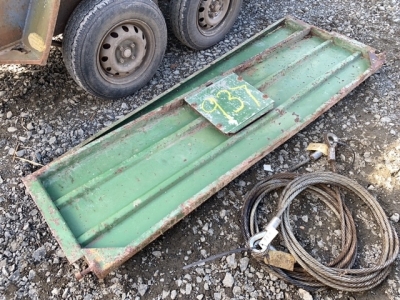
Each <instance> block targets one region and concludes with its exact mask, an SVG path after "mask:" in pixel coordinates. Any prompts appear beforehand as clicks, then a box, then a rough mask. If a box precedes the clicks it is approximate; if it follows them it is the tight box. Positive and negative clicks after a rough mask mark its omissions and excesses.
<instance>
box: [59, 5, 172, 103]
mask: <svg viewBox="0 0 400 300" xmlns="http://www.w3.org/2000/svg"><path fill="white" fill-rule="evenodd" d="M166 45H167V27H166V24H165V20H164V17H163V15H162V13H161V11H160V9H159V8H158V6H157V5H156V4H155V3H154V2H153V1H151V0H85V1H82V2H81V3H80V4H79V5H78V7H77V8H76V9H75V11H74V12H73V14H72V16H71V17H70V19H69V21H68V24H67V26H66V28H65V32H64V41H63V56H64V62H65V65H66V67H67V70H68V72H69V73H70V74H71V76H72V77H73V79H74V80H75V81H76V82H77V83H78V84H79V85H80V86H81V87H82V88H84V89H85V90H86V91H88V92H89V93H91V94H94V95H96V96H98V97H100V98H105V99H115V98H120V97H125V96H128V95H131V94H133V93H134V92H135V91H137V90H138V89H139V88H141V87H142V86H144V85H145V84H146V83H147V82H148V81H149V80H150V79H151V78H152V77H153V75H154V73H155V72H156V71H157V68H158V66H159V64H160V63H161V60H162V58H163V56H164V52H165V48H166Z"/></svg>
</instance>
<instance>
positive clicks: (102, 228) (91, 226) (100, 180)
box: [24, 17, 384, 278]
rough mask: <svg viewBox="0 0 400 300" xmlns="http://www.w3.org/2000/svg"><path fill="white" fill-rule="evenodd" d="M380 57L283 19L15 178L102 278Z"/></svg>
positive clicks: (73, 255) (72, 257) (72, 252)
mask: <svg viewBox="0 0 400 300" xmlns="http://www.w3.org/2000/svg"><path fill="white" fill-rule="evenodd" d="M383 62H384V56H383V55H376V54H375V50H374V49H372V48H370V47H368V46H365V45H363V44H360V43H358V42H355V41H352V40H350V39H348V38H346V37H343V36H340V35H337V34H332V33H327V32H325V31H322V30H320V29H318V28H315V27H313V26H310V25H307V24H305V23H303V22H301V21H298V20H294V19H292V18H290V17H288V18H285V19H284V20H281V21H279V22H277V23H275V24H273V25H272V26H270V27H269V28H267V29H266V30H265V31H263V32H261V33H260V34H258V35H257V36H256V37H254V38H253V39H251V40H249V41H247V42H245V43H244V44H242V45H241V46H239V47H238V48H236V49H235V50H233V51H232V52H230V53H228V54H227V55H225V56H224V57H222V58H221V59H219V60H218V61H216V62H215V63H213V64H212V65H210V66H209V67H207V68H206V69H204V70H202V71H201V72H199V73H197V74H195V75H194V76H192V77H191V78H189V79H187V80H186V81H185V82H183V83H182V84H180V85H179V86H176V87H174V88H173V89H171V90H169V91H168V92H167V93H165V94H163V95H161V96H160V97H158V98H156V99H155V100H154V101H152V102H151V103H149V104H148V105H147V106H146V107H144V108H142V109H141V110H139V111H137V112H135V113H134V114H132V115H130V116H128V117H127V118H125V119H124V120H122V121H120V122H119V123H116V124H115V125H113V126H112V127H111V128H109V129H107V130H105V131H103V132H101V133H100V134H98V135H96V136H95V137H94V138H92V139H90V140H88V141H87V142H86V143H85V145H83V146H81V147H78V148H75V149H73V150H71V151H70V152H69V153H67V154H66V155H64V156H63V157H61V158H59V159H57V160H55V161H54V162H52V163H51V164H49V165H47V166H45V167H43V168H42V169H40V170H38V171H37V172H35V173H33V174H32V175H29V176H27V177H26V178H24V183H25V185H26V187H27V188H28V190H29V192H30V194H31V195H32V197H33V199H34V200H35V202H36V203H37V205H38V207H39V208H40V210H41V212H42V214H43V216H44V217H45V219H46V221H47V223H48V225H49V227H50V228H51V230H52V232H53V234H54V236H55V237H56V238H57V240H58V242H59V243H60V245H61V247H62V249H63V251H64V252H65V254H66V256H67V257H68V259H69V261H70V262H74V261H76V260H78V259H80V258H82V257H84V258H85V259H86V261H87V262H88V265H89V267H88V269H87V270H86V272H88V271H90V272H94V273H95V274H96V275H97V276H98V277H100V278H103V277H104V276H106V275H107V274H108V273H109V272H110V271H111V270H112V269H113V268H115V267H117V266H119V265H121V264H122V263H123V262H124V261H126V260H127V259H128V258H130V257H131V256H132V255H134V254H135V253H137V252H138V251H139V250H140V249H142V248H143V247H144V246H146V245H147V244H148V243H150V242H151V241H152V240H154V239H155V238H157V237H158V236H159V235H160V234H162V232H164V231H165V230H167V229H168V228H169V227H171V226H172V225H174V224H175V223H176V222H178V221H179V220H180V219H182V218H183V217H184V216H186V215H187V214H189V213H190V212H191V211H192V210H194V209H195V208H196V207H197V206H199V205H200V204H201V203H202V202H204V201H205V200H206V199H208V198H209V197H210V196H211V195H212V194H214V193H215V192H217V191H218V190H219V189H221V188H222V187H223V186H225V185H226V184H228V183H229V182H230V181H231V180H232V179H234V178H235V177H237V176H238V175H239V174H241V173H242V172H243V171H245V170H246V169H248V168H249V167H250V166H251V165H253V164H254V163H256V162H257V161H258V160H260V159H261V158H262V157H264V156H265V155H266V154H267V153H269V152H270V151H272V150H273V149H275V148H276V147H278V146H279V145H281V144H282V143H283V142H285V141H286V140H287V139H289V138H290V137H291V136H293V135H294V134H295V133H296V132H298V131H299V130H301V129H302V128H304V127H305V126H306V125H307V124H309V123H311V122H312V121H313V120H315V119H316V118H317V117H318V116H319V115H321V114H322V113H323V112H325V111H326V110H328V109H329V108H330V107H331V106H332V105H334V104H335V103H337V102H338V101H339V100H340V99H342V98H343V97H344V96H345V95H346V94H348V93H349V92H350V91H351V90H352V89H354V88H355V87H356V86H357V85H359V84H360V83H361V82H362V81H364V80H365V79H366V78H368V77H369V76H370V75H371V74H372V73H374V72H375V71H376V70H377V69H378V68H380V67H381V66H382V64H383ZM221 80H222V81H221ZM218 82H219V83H218ZM242 82H246V87H245V88H244V87H243V85H242ZM217 83H218V84H219V85H218V84H217ZM213 87H214V89H213ZM253 88H256V89H257V90H258V91H257V95H256V92H255V90H254V89H253ZM247 89H248V90H249V91H250V92H248V91H247ZM222 90H224V91H225V92H222V93H220V92H221V91H222ZM239 90H240V93H241V94H237V92H239ZM246 93H247V94H246ZM206 94H207V95H208V96H207V97H208V98H207V97H206V96H205V95H206ZM223 94H225V95H224V96H223ZM210 95H211V96H210ZM246 95H247V96H246ZM253 96H254V99H253V98H252V97H253ZM209 97H212V99H215V101H214V100H212V101H211V100H207V99H211V98H209ZM213 97H214V98H213ZM207 101H208V102H207ZM262 101H266V102H265V103H261V102H262ZM228 102H229V104H232V103H235V104H233V105H231V106H232V107H230V108H229V107H228V106H224V105H225V104H226V103H228ZM252 102H253V106H254V107H253V108H251V110H253V111H249V112H248V115H246V116H244V115H241V114H240V113H239V112H240V111H242V110H243V111H245V108H247V107H248V105H250V104H249V103H252ZM188 103H189V104H188ZM254 103H255V105H254ZM211 104H212V105H211ZM242 104H243V105H242ZM207 105H208V106H207ZM210 105H211V106H210ZM220 107H221V109H220ZM224 107H225V108H224ZM257 107H259V108H257ZM271 108H272V110H271V111H269V112H268V110H270V109H271ZM225 110H226V111H225ZM205 112H206V113H207V112H208V113H214V114H215V113H218V114H220V115H219V116H216V115H215V118H214V116H211V117H210V116H206V114H205ZM223 112H225V113H226V115H229V116H231V115H234V114H237V115H238V117H240V120H239V122H238V127H237V126H236V123H235V126H234V127H235V128H233V129H231V128H228V129H227V130H226V131H224V130H222V129H221V128H222V127H224V126H225V125H224V122H227V123H226V125H229V124H230V123H232V122H233V121H232V119H229V117H226V115H225V114H224V113H223ZM221 113H222V115H221ZM221 116H222V117H221ZM224 116H225V117H226V118H225V119H226V120H225V121H224ZM213 119H216V121H215V122H214V120H213ZM234 121H235V122H236V119H235V120H234ZM228 123H229V124H228ZM228 127H229V126H228Z"/></svg>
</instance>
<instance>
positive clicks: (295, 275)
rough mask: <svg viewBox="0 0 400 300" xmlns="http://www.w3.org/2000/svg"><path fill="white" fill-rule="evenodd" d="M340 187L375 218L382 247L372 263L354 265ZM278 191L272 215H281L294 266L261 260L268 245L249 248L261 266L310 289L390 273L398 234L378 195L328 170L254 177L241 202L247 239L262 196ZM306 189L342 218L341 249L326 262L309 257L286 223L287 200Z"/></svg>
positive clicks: (372, 281) (364, 283) (350, 284)
mask: <svg viewBox="0 0 400 300" xmlns="http://www.w3.org/2000/svg"><path fill="white" fill-rule="evenodd" d="M339 188H340V189H343V190H347V191H349V192H351V193H353V194H354V195H356V196H357V197H358V198H359V199H361V200H362V201H363V202H364V203H365V204H366V205H367V206H368V208H369V209H370V211H371V212H372V215H373V216H374V218H375V219H376V221H377V223H378V225H379V227H380V229H381V238H382V251H381V254H380V257H379V259H378V260H377V263H376V265H375V266H373V267H367V268H357V269H355V268H354V269H353V268H352V267H353V266H354V263H355V259H356V257H357V235H356V226H355V223H354V220H353V217H352V215H351V212H350V210H349V208H348V207H347V206H346V205H345V203H344V202H343V201H342V199H341V196H340V194H339ZM277 190H278V191H279V190H280V191H281V195H280V197H279V201H278V212H277V214H276V216H277V217H278V218H281V220H282V223H281V225H280V232H281V235H282V238H283V240H284V242H285V246H286V247H287V249H288V250H289V252H290V253H291V255H292V256H293V257H294V258H295V259H296V262H297V264H296V266H295V268H294V270H293V271H287V270H283V269H280V268H277V267H273V266H270V265H268V264H266V263H265V262H264V259H265V258H266V257H268V250H267V251H265V252H264V253H253V256H254V257H255V258H256V259H257V260H258V261H260V263H261V265H262V266H263V268H265V269H266V270H267V271H268V272H269V273H272V274H274V275H276V276H278V277H280V278H281V279H283V280H286V281H288V282H290V283H292V284H294V285H296V286H299V287H302V288H304V289H307V290H310V291H315V290H319V289H323V288H324V287H326V286H328V287H331V288H335V289H339V290H343V291H349V292H360V291H365V290H369V289H372V288H373V287H375V286H377V285H379V284H380V283H381V282H382V281H383V280H384V279H385V278H386V277H387V276H388V274H389V272H390V266H391V264H392V263H393V262H394V261H395V259H396V257H397V255H398V253H399V239H398V236H397V234H396V231H395V230H394V228H393V227H392V226H391V224H390V223H389V221H388V218H387V216H386V214H385V212H384V211H383V209H382V207H381V206H380V205H379V203H378V201H377V200H376V199H375V198H374V197H373V196H372V195H371V194H369V193H368V191H367V190H366V189H364V188H363V187H362V186H361V185H359V184H358V183H356V182H355V181H353V180H351V179H349V178H347V177H345V176H342V175H339V174H337V173H332V172H315V173H310V174H306V175H302V176H299V175H298V174H294V173H284V174H277V175H273V176H270V177H268V178H267V179H266V180H264V181H262V182H260V183H258V184H257V185H255V186H254V188H253V189H252V190H251V191H250V192H249V193H248V194H247V195H246V201H245V204H244V207H243V215H242V221H243V234H244V236H245V238H246V240H249V239H250V238H251V237H252V236H254V235H255V234H257V233H258V232H259V231H260V229H259V228H258V222H257V208H258V206H259V204H260V203H261V201H262V200H263V199H264V198H266V197H267V196H268V195H269V194H271V193H273V192H275V191H277ZM304 192H307V193H311V194H313V195H315V196H317V197H318V199H319V200H321V201H322V202H324V203H325V204H326V205H327V206H328V207H329V208H330V209H331V210H332V211H333V212H334V214H335V215H336V216H337V217H338V219H339V220H340V223H341V229H342V230H341V231H342V245H341V252H340V253H339V255H338V256H337V257H336V258H335V259H333V261H331V262H330V263H328V264H327V265H324V264H323V263H321V262H319V261H318V260H317V259H315V258H313V257H312V256H311V255H310V254H309V253H307V251H306V250H305V249H304V248H303V247H302V246H301V244H300V243H299V242H298V241H297V239H296V237H295V235H294V233H293V230H292V227H291V225H290V204H291V202H292V201H293V200H294V199H295V198H296V197H298V196H299V195H300V194H301V193H304Z"/></svg>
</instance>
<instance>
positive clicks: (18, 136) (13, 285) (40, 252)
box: [0, 0, 400, 300]
mask: <svg viewBox="0 0 400 300" xmlns="http://www.w3.org/2000/svg"><path fill="white" fill-rule="evenodd" d="M288 14H290V15H293V16H295V17H297V18H299V19H302V20H304V21H306V22H308V23H310V24H314V25H317V26H319V27H321V28H323V29H326V30H334V31H338V32H340V33H343V34H346V35H348V36H350V37H352V38H355V39H357V40H359V41H361V42H363V43H366V44H369V45H371V46H373V47H375V48H377V49H380V50H382V51H385V52H386V53H387V63H386V65H385V66H384V67H383V68H382V69H381V71H380V72H379V73H378V74H375V75H373V76H372V77H371V78H370V79H369V80H367V81H366V82H365V83H364V84H362V85H361V86H360V87H359V88H357V89H356V90H355V91H353V92H352V93H351V94H350V95H349V96H347V97H346V98H345V99H344V100H342V101H341V102H340V103H339V104H337V105H336V106H335V107H334V108H332V109H331V110H330V111H329V112H328V113H326V114H324V115H323V116H321V117H320V118H319V119H318V120H317V121H315V122H314V123H313V124H312V125H310V126H309V127H307V128H306V130H304V131H302V132H301V133H299V134H297V135H296V136H295V137H294V138H292V139H291V140H290V141H289V142H287V143H286V144H284V145H283V146H282V147H280V148H278V149H277V150H275V151H274V152H272V153H271V154H269V155H268V156H266V157H265V158H264V159H263V160H262V161H261V162H259V163H258V164H256V165H255V166H254V167H252V168H251V169H250V170H249V171H247V172H245V173H244V174H243V175H241V176H240V177H239V178H237V179H236V180H234V181H233V182H232V183H231V184H229V185H228V186H227V187H226V188H224V189H222V190H221V191H220V192H218V194H217V195H215V196H214V197H212V198H211V199H210V200H209V201H208V202H206V203H205V204H204V205H202V206H201V207H200V208H199V209H197V210H196V211H195V212H193V213H192V214H191V215H190V216H188V217H187V218H185V219H184V220H183V221H182V222H180V223H179V224H177V225H176V226H175V227H173V228H172V229H171V230H169V231H168V232H167V233H165V234H164V235H163V236H162V237H160V238H159V239H157V240H156V241H155V242H153V243H152V244H150V245H149V246H148V247H146V248H145V249H144V250H143V251H141V252H140V253H139V254H137V255H136V256H134V257H133V258H132V259H131V260H129V261H128V262H127V263H125V264H124V265H123V266H122V267H120V268H119V269H117V270H116V271H115V272H113V273H111V274H110V275H109V276H108V277H107V278H106V279H105V280H104V281H99V280H98V279H96V278H95V277H94V276H87V277H86V278H85V279H84V280H82V281H81V282H77V281H76V280H75V278H74V273H75V272H76V271H77V270H81V269H82V268H83V267H84V264H83V263H82V262H80V263H76V264H73V265H69V264H68V262H67V260H66V258H65V257H64V255H63V253H62V251H61V249H60V247H59V246H58V244H57V242H56V241H55V239H54V238H53V237H52V235H51V233H50V231H49V229H48V227H47V225H46V223H45V222H44V220H43V218H42V217H41V215H40V213H39V212H38V209H37V208H36V206H35V204H34V202H33V201H32V199H31V198H30V196H29V195H27V194H26V192H25V189H24V186H23V184H22V182H21V177H23V176H25V175H27V174H29V173H31V172H33V171H34V170H36V169H37V168H38V167H34V166H32V165H31V164H28V163H25V162H23V161H21V160H20V159H18V158H24V159H28V160H31V161H35V162H37V163H40V164H48V163H49V162H51V161H52V160H53V159H55V158H57V157H59V156H60V155H62V154H63V153H65V152H66V151H68V150H69V149H71V148H72V147H74V146H75V145H77V144H79V143H80V142H82V141H83V140H85V139H86V138H88V137H89V136H91V135H93V134H94V133H96V132H97V131H99V130H100V129H101V128H103V127H105V126H108V125H110V124H112V123H113V122H114V121H116V120H117V119H119V118H121V117H123V116H124V115H126V114H127V113H129V112H131V111H132V110H134V109H136V108H137V107H139V106H140V105H142V104H144V103H146V102H147V101H149V100H151V99H152V98H153V97H154V96H156V95H158V94H160V93H161V92H163V91H165V90H166V89H168V88H170V87H171V86H173V85H174V84H176V83H178V82H179V81H181V80H182V79H184V78H186V77H187V76H189V75H190V74H192V73H193V72H195V71H196V70H199V69H201V68H202V67H204V66H205V65H207V64H208V63H210V62H211V61H213V60H214V59H216V58H217V57H219V56H221V55H222V54H224V53H226V52H227V51H229V50H230V49H232V48H233V47H235V46H236V45H238V44H239V43H241V42H243V41H244V40H246V39H247V38H249V37H251V36H252V35H254V34H255V33H257V32H259V31H260V30H262V29H264V28H266V27H267V26H268V25H269V24H270V23H272V22H273V21H275V20H277V19H279V18H281V17H283V16H285V15H288ZM250 16H251V17H250ZM399 37H400V4H399V2H398V0H383V1H377V0H369V1H367V0H360V1H351V0H331V1H311V0H299V1H293V0H281V1H270V0H264V1H250V0H245V1H244V6H243V10H242V13H241V15H240V17H239V19H238V21H237V23H236V25H235V26H234V28H233V30H232V31H231V32H230V33H229V34H228V35H227V36H226V38H225V39H224V40H223V41H222V42H220V43H219V44H218V45H216V46H215V47H213V48H211V49H208V50H205V51H192V50H189V49H187V48H185V47H184V46H182V45H180V44H179V42H178V41H177V40H176V39H175V38H174V37H173V36H172V34H170V36H169V41H168V48H167V53H166V55H165V59H164V61H163V64H162V66H161V67H160V69H159V71H158V72H157V74H156V76H155V77H154V78H153V79H152V81H151V82H150V83H149V84H148V85H147V86H146V87H145V88H143V89H142V90H141V91H139V92H138V93H136V94H135V95H134V96H132V97H129V98H126V99H120V100H115V101H103V100H100V99H96V98H95V97H92V96H90V95H88V94H87V93H86V92H84V91H83V90H82V89H80V88H79V87H78V86H77V85H76V84H75V83H74V82H73V80H72V79H71V78H70V77H69V75H68V74H67V72H66V69H65V67H64V65H63V63H62V54H61V52H60V50H59V49H56V48H54V49H52V51H51V53H50V59H49V61H48V64H47V65H46V66H45V67H38V66H0V101H1V102H0V103H1V104H0V105H1V106H0V149H1V152H0V162H1V169H0V270H1V272H0V299H84V300H90V299H199V300H201V299H303V300H309V299H391V300H392V299H397V300H398V299H400V278H399V272H400V267H399V262H398V261H396V264H395V265H394V266H393V270H392V272H391V274H390V276H389V277H388V279H387V280H386V281H385V282H384V283H383V284H381V285H380V286H378V287H377V288H375V289H373V290H372V291H370V292H367V293H362V294H350V293H345V292H339V291H335V290H326V291H322V292H318V293H312V294H310V293H308V292H306V291H304V290H301V289H298V288H296V287H294V286H291V285H288V284H286V283H285V282H283V281H281V280H279V279H278V278H276V277H274V276H271V275H269V274H267V273H265V272H263V270H262V269H261V267H260V266H259V265H257V263H256V262H255V261H253V260H251V259H249V256H248V255H246V254H243V255H242V254H236V255H230V256H228V257H225V258H223V259H219V260H217V261H215V262H213V263H210V264H207V265H205V266H201V267H197V268H193V269H190V270H188V271H183V270H182V268H181V267H182V266H183V265H185V264H187V263H190V262H192V261H196V260H198V259H200V258H202V257H207V256H209V255H212V254H215V253H219V252H221V251H226V250H229V249H232V248H236V247H238V246H240V245H243V244H244V241H243V238H242V236H241V233H240V223H239V218H240V209H241V203H242V201H243V195H244V194H245V193H246V192H248V191H249V190H250V189H251V187H252V186H253V185H254V184H255V183H256V182H257V181H258V180H260V179H263V178H265V176H267V175H268V171H266V170H265V169H267V170H268V169H269V168H271V169H272V170H273V172H281V171H284V170H286V169H287V168H288V166H291V165H293V164H295V163H297V162H299V161H300V160H301V159H303V158H304V157H305V146H306V145H307V143H309V142H311V141H313V142H317V141H321V138H322V137H321V136H322V133H323V132H326V131H328V132H334V133H335V134H336V135H338V136H340V137H343V138H345V139H348V140H349V142H348V143H349V144H351V146H352V147H353V148H354V150H355V152H356V163H355V165H354V168H352V167H351V164H350V163H349V161H350V160H351V155H350V153H349V152H348V150H346V149H342V148H341V149H339V150H341V151H340V153H339V158H340V159H339V171H340V172H341V173H342V174H346V175H348V176H350V177H351V178H354V179H355V180H357V181H358V182H359V183H361V184H362V185H363V186H365V187H367V188H368V189H369V190H370V191H371V193H373V194H374V195H375V196H376V197H377V199H378V200H379V201H380V203H381V204H382V206H383V208H384V210H385V211H386V213H387V215H388V216H389V217H390V220H391V222H392V223H393V224H394V226H395V228H396V229H397V230H399V224H398V221H399V213H400V206H399V202H400V200H399V199H400V139H399V138H398V135H399V131H400V122H399V120H400V110H399V105H398V99H399V97H400V90H399V87H400V86H399V82H400V54H399V52H398V49H399V48H400V38H399ZM265 165H266V166H265ZM326 166H327V164H326V161H324V160H321V161H319V162H318V163H316V164H311V165H307V166H305V167H304V168H302V169H300V171H301V172H311V171H314V170H319V169H327V167H326ZM310 206H311V207H310V208H311V209H316V210H318V209H321V210H323V208H320V207H319V206H318V204H314V205H313V204H312V203H311V204H310ZM353 211H354V215H355V219H356V222H357V221H359V222H360V224H362V225H360V228H361V227H362V228H363V229H362V228H361V229H360V232H361V236H360V246H362V250H361V251H360V261H362V262H365V263H366V264H371V263H373V262H374V260H375V259H376V257H377V255H378V254H379V251H380V245H379V243H378V242H377V241H374V239H373V238H374V236H375V235H376V233H375V232H374V228H375V227H374V224H373V222H372V221H371V217H370V215H369V214H368V212H367V211H364V210H363V208H362V207H357V206H356V209H355V210H353ZM293 218H294V219H296V220H300V221H299V223H298V225H299V226H304V227H307V228H308V227H309V228H310V230H311V231H310V232H311V233H312V234H310V236H309V240H310V241H309V243H310V245H311V246H312V247H311V249H314V250H315V252H313V253H314V254H315V255H316V256H317V257H320V256H321V257H322V258H323V257H324V253H328V254H329V253H333V254H334V251H335V249H337V247H336V246H335V245H332V243H333V241H335V238H334V235H335V231H334V229H335V228H337V226H336V225H337V224H335V221H332V218H330V217H329V216H328V217H325V218H323V219H322V220H316V219H315V218H314V217H313V214H312V213H311V210H307V207H300V208H299V209H297V210H294V215H293ZM320 221H321V222H328V228H329V229H330V228H332V230H328V231H327V230H325V233H323V232H324V230H318V228H326V227H325V226H326V225H324V226H322V227H321V223H320ZM296 224H297V223H296ZM324 224H326V223H324ZM335 226H336V227H335ZM313 230H314V231H313ZM321 232H322V233H321ZM336 240H337V239H336ZM324 251H325V252H324Z"/></svg>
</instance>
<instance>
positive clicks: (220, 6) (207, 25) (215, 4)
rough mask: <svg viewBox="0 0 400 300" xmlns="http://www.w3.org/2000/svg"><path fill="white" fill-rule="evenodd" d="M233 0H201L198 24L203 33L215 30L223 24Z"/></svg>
mask: <svg viewBox="0 0 400 300" xmlns="http://www.w3.org/2000/svg"><path fill="white" fill-rule="evenodd" d="M231 1H232V0H200V3H199V8H198V15H197V25H198V27H199V29H200V30H201V31H202V32H203V33H207V32H209V31H211V30H214V29H215V28H216V27H218V25H219V24H221V23H222V22H223V21H224V20H225V18H226V16H227V14H228V10H229V6H230V3H231Z"/></svg>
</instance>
